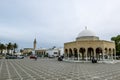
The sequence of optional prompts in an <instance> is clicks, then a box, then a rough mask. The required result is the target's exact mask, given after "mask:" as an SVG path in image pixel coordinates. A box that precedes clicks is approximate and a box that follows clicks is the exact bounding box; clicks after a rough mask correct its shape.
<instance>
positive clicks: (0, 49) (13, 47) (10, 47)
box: [0, 42, 18, 54]
mask: <svg viewBox="0 0 120 80" xmlns="http://www.w3.org/2000/svg"><path fill="white" fill-rule="evenodd" d="M17 48H18V45H17V43H11V42H9V43H8V44H3V43H0V54H3V50H6V51H7V54H10V51H12V50H13V53H16V49H17Z"/></svg>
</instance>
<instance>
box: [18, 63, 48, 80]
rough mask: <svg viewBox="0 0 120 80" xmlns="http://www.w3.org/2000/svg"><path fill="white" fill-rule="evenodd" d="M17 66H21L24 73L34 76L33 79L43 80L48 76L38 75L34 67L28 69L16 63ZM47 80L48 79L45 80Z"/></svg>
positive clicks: (26, 66)
mask: <svg viewBox="0 0 120 80" xmlns="http://www.w3.org/2000/svg"><path fill="white" fill-rule="evenodd" d="M16 63H17V64H18V65H19V66H21V67H22V68H24V69H25V70H26V71H28V72H29V74H31V75H32V76H34V78H35V79H42V80H45V79H46V78H47V77H48V76H46V75H45V73H42V74H44V75H41V74H39V73H40V71H39V70H38V69H35V68H34V67H30V66H28V65H24V64H19V63H18V62H16ZM47 79H48V78H47Z"/></svg>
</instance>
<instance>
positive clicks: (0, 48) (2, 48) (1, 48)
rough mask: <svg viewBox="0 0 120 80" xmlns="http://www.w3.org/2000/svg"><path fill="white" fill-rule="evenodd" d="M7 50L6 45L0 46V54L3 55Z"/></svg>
mask: <svg viewBox="0 0 120 80" xmlns="http://www.w3.org/2000/svg"><path fill="white" fill-rule="evenodd" d="M4 49H6V46H5V45H4V44H0V51H1V52H0V54H2V53H3V50H4Z"/></svg>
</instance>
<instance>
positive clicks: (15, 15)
mask: <svg viewBox="0 0 120 80" xmlns="http://www.w3.org/2000/svg"><path fill="white" fill-rule="evenodd" d="M85 26H87V29H89V30H91V31H93V32H94V33H96V35H97V36H99V38H100V39H102V40H108V41H110V39H111V37H113V36H117V35H118V34H120V0H0V42H1V43H9V42H12V43H17V44H18V47H19V48H32V47H33V41H34V39H35V38H36V40H37V48H51V47H53V46H56V47H64V43H66V42H71V41H75V39H76V37H77V36H78V34H79V33H80V32H81V31H83V30H84V29H85Z"/></svg>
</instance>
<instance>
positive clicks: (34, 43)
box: [33, 38, 37, 50]
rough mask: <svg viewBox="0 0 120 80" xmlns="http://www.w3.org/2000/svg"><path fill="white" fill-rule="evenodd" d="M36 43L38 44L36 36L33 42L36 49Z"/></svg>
mask: <svg viewBox="0 0 120 80" xmlns="http://www.w3.org/2000/svg"><path fill="white" fill-rule="evenodd" d="M36 44H37V41H36V38H35V39H34V42H33V49H34V50H35V49H36Z"/></svg>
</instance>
